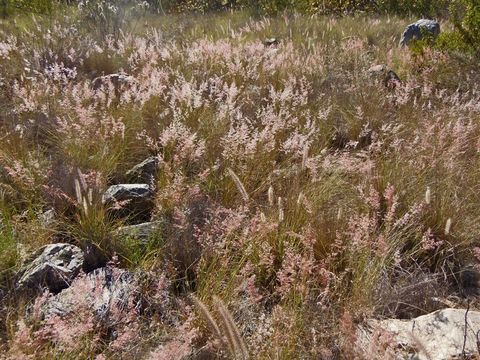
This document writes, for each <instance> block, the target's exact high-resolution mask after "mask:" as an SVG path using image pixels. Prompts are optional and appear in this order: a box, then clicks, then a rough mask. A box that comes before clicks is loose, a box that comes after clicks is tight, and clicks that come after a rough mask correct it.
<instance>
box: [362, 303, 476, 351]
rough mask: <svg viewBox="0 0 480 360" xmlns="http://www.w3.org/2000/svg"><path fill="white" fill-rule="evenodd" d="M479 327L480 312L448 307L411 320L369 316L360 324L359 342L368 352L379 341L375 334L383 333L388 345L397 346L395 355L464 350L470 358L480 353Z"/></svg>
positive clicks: (363, 349)
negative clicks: (364, 323)
mask: <svg viewBox="0 0 480 360" xmlns="http://www.w3.org/2000/svg"><path fill="white" fill-rule="evenodd" d="M479 331H480V312H478V311H469V312H467V310H465V309H452V308H449V309H443V310H438V311H435V312H433V313H430V314H427V315H423V316H419V317H417V318H415V319H411V320H398V319H387V320H370V321H369V322H368V324H367V326H363V327H362V328H360V330H359V332H358V335H359V336H358V342H357V346H358V348H359V349H362V351H366V352H368V349H369V348H371V346H372V344H374V343H375V342H378V339H376V338H375V334H382V336H383V337H384V338H387V337H388V338H389V344H386V345H388V346H389V347H390V349H394V353H395V359H399V360H400V359H418V360H428V359H435V360H447V359H460V358H463V355H464V354H463V352H465V356H466V357H465V358H469V359H470V358H473V357H472V356H473V355H474V354H477V355H478V347H477V336H476V334H477V333H479ZM386 335H388V336H386ZM369 355H371V354H369ZM377 355H379V354H377Z"/></svg>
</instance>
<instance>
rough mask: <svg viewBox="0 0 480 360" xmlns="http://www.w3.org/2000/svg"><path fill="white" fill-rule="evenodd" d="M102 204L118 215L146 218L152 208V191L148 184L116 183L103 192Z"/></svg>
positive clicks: (139, 218) (138, 218)
mask: <svg viewBox="0 0 480 360" xmlns="http://www.w3.org/2000/svg"><path fill="white" fill-rule="evenodd" d="M102 202H103V204H104V205H105V206H106V207H107V208H109V211H110V212H111V213H113V214H114V215H115V216H118V217H127V216H128V217H129V218H131V219H137V220H142V219H148V218H149V215H150V212H151V210H152V208H153V192H152V191H151V189H150V186H149V185H148V184H118V185H112V186H110V187H109V188H108V189H107V191H105V193H104V194H103V198H102Z"/></svg>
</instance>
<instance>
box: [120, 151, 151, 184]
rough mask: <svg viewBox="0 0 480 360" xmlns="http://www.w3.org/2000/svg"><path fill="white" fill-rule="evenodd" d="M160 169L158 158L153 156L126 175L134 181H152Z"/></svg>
mask: <svg viewBox="0 0 480 360" xmlns="http://www.w3.org/2000/svg"><path fill="white" fill-rule="evenodd" d="M158 169H159V161H158V158H157V157H155V156H152V157H149V158H147V159H145V160H144V161H142V162H141V163H139V164H137V165H135V166H134V167H133V168H131V169H130V170H128V171H127V173H126V175H127V177H128V178H129V179H130V180H133V181H138V182H144V183H151V182H152V180H154V179H155V177H156V174H157V171H158Z"/></svg>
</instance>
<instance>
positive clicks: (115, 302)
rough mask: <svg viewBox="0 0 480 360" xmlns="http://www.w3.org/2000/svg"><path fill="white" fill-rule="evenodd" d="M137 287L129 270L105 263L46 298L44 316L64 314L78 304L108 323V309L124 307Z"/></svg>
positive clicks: (136, 282)
mask: <svg viewBox="0 0 480 360" xmlns="http://www.w3.org/2000/svg"><path fill="white" fill-rule="evenodd" d="M137 288H138V281H137V279H136V278H135V276H134V274H133V273H131V272H129V271H127V270H122V269H118V268H114V267H111V266H107V267H104V268H100V269H96V270H94V271H92V272H90V273H88V274H83V275H81V276H79V277H78V278H77V279H75V281H74V282H73V283H72V286H70V287H69V288H68V289H65V290H63V291H62V292H60V293H59V294H57V295H55V296H53V297H51V298H50V299H48V301H47V303H46V304H45V306H44V309H43V311H44V314H45V316H46V317H49V316H53V315H58V316H62V317H65V316H69V315H72V314H75V312H76V311H79V309H78V307H82V308H86V309H89V310H91V311H92V312H93V313H94V315H95V318H96V320H97V321H104V322H105V321H106V322H108V321H109V319H110V315H111V313H112V312H113V313H116V314H118V312H122V311H127V310H128V307H129V306H131V305H132V302H134V300H135V298H136V291H137Z"/></svg>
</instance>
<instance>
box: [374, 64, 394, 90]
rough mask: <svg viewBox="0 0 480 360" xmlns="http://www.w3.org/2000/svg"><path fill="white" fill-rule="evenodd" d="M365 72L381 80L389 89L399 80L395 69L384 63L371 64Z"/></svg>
mask: <svg viewBox="0 0 480 360" xmlns="http://www.w3.org/2000/svg"><path fill="white" fill-rule="evenodd" d="M367 74H368V75H369V76H370V78H372V79H374V80H377V81H381V82H382V83H383V85H384V86H385V87H387V88H389V89H394V88H395V87H396V86H397V85H398V84H400V82H401V80H400V78H399V77H398V75H397V74H396V73H395V71H393V70H391V69H389V68H388V66H387V65H385V64H379V65H374V66H372V67H371V68H369V69H368V70H367Z"/></svg>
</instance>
